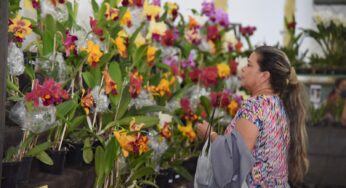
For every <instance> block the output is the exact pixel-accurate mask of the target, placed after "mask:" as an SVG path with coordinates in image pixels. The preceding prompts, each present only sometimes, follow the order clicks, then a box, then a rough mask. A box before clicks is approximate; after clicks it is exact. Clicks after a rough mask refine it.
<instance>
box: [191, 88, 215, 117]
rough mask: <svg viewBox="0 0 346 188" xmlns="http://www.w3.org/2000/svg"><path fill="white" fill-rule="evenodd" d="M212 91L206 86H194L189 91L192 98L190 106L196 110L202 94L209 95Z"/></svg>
mask: <svg viewBox="0 0 346 188" xmlns="http://www.w3.org/2000/svg"><path fill="white" fill-rule="evenodd" d="M209 95H210V91H209V90H207V89H205V88H204V87H199V86H193V87H191V88H190V89H189V91H188V92H187V96H188V97H189V100H190V106H191V109H192V110H193V111H195V110H196V108H197V106H198V104H199V103H200V97H201V96H209Z"/></svg>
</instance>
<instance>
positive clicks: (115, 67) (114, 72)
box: [108, 62, 122, 92]
mask: <svg viewBox="0 0 346 188" xmlns="http://www.w3.org/2000/svg"><path fill="white" fill-rule="evenodd" d="M108 72H109V75H110V76H111V78H112V79H113V80H114V81H115V83H116V84H117V89H118V92H119V91H121V89H122V88H121V87H122V74H121V69H120V66H119V63H117V62H111V63H110V66H109V69H108Z"/></svg>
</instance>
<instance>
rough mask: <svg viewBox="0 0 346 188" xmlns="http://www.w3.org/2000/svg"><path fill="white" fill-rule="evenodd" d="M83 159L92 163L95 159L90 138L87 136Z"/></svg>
mask: <svg viewBox="0 0 346 188" xmlns="http://www.w3.org/2000/svg"><path fill="white" fill-rule="evenodd" d="M83 160H84V162H85V163H87V164H89V163H91V161H92V160H93V151H92V148H91V143H90V138H86V139H85V140H84V146H83Z"/></svg>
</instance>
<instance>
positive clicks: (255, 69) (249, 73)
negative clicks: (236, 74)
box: [240, 52, 263, 92]
mask: <svg viewBox="0 0 346 188" xmlns="http://www.w3.org/2000/svg"><path fill="white" fill-rule="evenodd" d="M258 58H259V55H258V54H257V53H255V52H252V53H251V55H250V57H249V58H248V64H247V65H246V66H245V67H243V68H242V70H241V74H240V84H241V86H243V87H244V88H245V89H247V90H249V91H250V92H251V91H254V90H255V89H256V88H257V87H259V85H261V84H262V83H263V72H260V67H259V65H258Z"/></svg>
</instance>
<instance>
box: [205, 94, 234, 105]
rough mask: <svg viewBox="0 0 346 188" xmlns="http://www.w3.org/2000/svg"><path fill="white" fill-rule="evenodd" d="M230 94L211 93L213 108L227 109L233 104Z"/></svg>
mask: <svg viewBox="0 0 346 188" xmlns="http://www.w3.org/2000/svg"><path fill="white" fill-rule="evenodd" d="M230 97H231V96H230V93H229V92H227V91H224V92H211V93H210V101H211V104H212V105H213V107H221V108H227V107H228V105H229V103H230V102H231V98H230Z"/></svg>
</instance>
